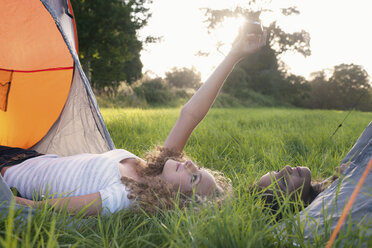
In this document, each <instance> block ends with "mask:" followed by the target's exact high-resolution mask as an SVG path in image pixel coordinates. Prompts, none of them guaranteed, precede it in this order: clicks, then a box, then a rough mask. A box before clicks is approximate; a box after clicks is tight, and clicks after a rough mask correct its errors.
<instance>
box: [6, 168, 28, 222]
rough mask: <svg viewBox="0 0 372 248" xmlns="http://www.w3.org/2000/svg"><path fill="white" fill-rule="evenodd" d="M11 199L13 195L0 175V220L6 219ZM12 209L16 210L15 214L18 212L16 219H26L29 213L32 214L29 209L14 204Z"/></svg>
mask: <svg viewBox="0 0 372 248" xmlns="http://www.w3.org/2000/svg"><path fill="white" fill-rule="evenodd" d="M12 197H13V194H12V192H11V191H10V189H9V186H8V184H7V183H6V182H5V181H4V179H3V177H2V176H1V175H0V219H1V218H6V217H7V215H8V212H9V207H10V204H11V200H12ZM14 208H15V209H16V210H17V212H18V211H19V214H18V215H17V218H27V216H28V215H29V213H33V210H32V209H31V208H29V207H25V206H22V205H19V204H14Z"/></svg>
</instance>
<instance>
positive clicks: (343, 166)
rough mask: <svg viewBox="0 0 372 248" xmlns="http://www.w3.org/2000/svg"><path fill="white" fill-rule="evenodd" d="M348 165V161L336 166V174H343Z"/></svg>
mask: <svg viewBox="0 0 372 248" xmlns="http://www.w3.org/2000/svg"><path fill="white" fill-rule="evenodd" d="M347 167H349V163H347V164H342V165H340V166H339V167H337V168H336V174H338V175H341V174H344V171H345V170H346V169H347Z"/></svg>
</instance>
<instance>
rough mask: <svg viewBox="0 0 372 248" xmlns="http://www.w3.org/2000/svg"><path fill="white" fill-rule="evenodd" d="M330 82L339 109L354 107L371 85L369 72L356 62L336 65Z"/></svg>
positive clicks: (336, 106) (335, 104)
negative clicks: (355, 63)
mask: <svg viewBox="0 0 372 248" xmlns="http://www.w3.org/2000/svg"><path fill="white" fill-rule="evenodd" d="M329 83H330V85H331V88H332V91H333V92H332V94H333V95H334V100H335V102H334V107H335V108H337V109H349V108H352V107H353V106H354V105H355V104H356V101H357V100H359V98H360V97H362V96H363V95H365V94H367V92H368V89H369V88H370V87H371V86H370V84H369V75H368V73H367V72H366V71H365V70H364V69H363V67H362V66H360V65H354V64H340V65H336V66H335V67H334V70H333V75H332V77H331V78H330V79H329Z"/></svg>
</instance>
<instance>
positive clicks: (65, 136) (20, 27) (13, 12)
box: [0, 0, 114, 156]
mask: <svg viewBox="0 0 372 248" xmlns="http://www.w3.org/2000/svg"><path fill="white" fill-rule="evenodd" d="M77 49H78V45H77V35H76V27H75V21H74V16H73V12H72V8H71V4H70V1H69V0H59V1H53V0H41V1H39V0H27V1H24V0H0V145H5V146H12V147H21V148H32V149H35V150H37V151H39V152H41V153H54V154H59V155H62V156H63V155H72V154H77V153H84V152H91V153H100V152H104V151H107V150H110V149H113V148H114V145H113V142H112V140H111V138H110V135H109V133H108V131H107V129H106V126H105V124H104V122H103V119H102V116H101V114H100V111H99V109H98V106H97V103H96V99H95V97H94V94H93V92H92V90H91V88H90V85H89V82H88V80H87V78H86V76H85V74H84V72H83V70H82V68H81V65H80V62H79V58H78V52H77Z"/></svg>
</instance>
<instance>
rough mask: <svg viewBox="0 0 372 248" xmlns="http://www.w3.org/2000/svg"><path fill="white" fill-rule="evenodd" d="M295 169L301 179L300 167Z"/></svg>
mask: <svg viewBox="0 0 372 248" xmlns="http://www.w3.org/2000/svg"><path fill="white" fill-rule="evenodd" d="M296 169H297V172H298V175H299V176H300V177H302V173H301V168H300V167H296Z"/></svg>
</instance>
